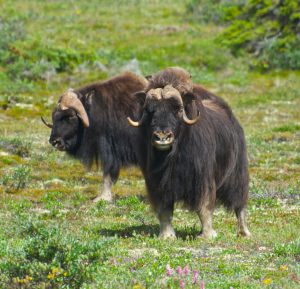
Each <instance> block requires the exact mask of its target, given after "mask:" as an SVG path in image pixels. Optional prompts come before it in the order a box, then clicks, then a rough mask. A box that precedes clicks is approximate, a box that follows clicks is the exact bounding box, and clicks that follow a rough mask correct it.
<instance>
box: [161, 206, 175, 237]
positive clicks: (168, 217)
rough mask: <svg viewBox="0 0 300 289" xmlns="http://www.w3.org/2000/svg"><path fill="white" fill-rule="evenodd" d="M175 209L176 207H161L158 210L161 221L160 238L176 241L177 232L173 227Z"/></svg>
mask: <svg viewBox="0 0 300 289" xmlns="http://www.w3.org/2000/svg"><path fill="white" fill-rule="evenodd" d="M173 209H174V206H173V205H172V206H170V207H168V208H163V207H160V208H159V210H158V219H159V226H160V232H159V238H160V239H163V240H166V239H176V235H175V231H174V229H173V226H172V219H173Z"/></svg>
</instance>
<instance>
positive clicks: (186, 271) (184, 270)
mask: <svg viewBox="0 0 300 289" xmlns="http://www.w3.org/2000/svg"><path fill="white" fill-rule="evenodd" d="M183 273H184V274H185V275H187V274H189V266H188V265H185V266H184V268H183Z"/></svg>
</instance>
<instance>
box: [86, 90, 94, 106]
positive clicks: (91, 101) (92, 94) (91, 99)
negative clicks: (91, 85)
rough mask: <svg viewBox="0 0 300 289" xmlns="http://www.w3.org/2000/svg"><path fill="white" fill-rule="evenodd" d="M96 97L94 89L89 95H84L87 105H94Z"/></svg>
mask: <svg viewBox="0 0 300 289" xmlns="http://www.w3.org/2000/svg"><path fill="white" fill-rule="evenodd" d="M94 97H95V90H94V89H93V90H91V91H89V92H88V93H86V94H85V95H84V99H85V101H86V104H88V105H92V103H93V98H94Z"/></svg>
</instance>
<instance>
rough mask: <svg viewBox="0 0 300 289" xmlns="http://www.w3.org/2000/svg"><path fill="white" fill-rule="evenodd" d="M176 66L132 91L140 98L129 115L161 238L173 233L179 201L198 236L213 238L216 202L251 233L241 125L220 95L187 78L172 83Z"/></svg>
mask: <svg viewBox="0 0 300 289" xmlns="http://www.w3.org/2000/svg"><path fill="white" fill-rule="evenodd" d="M178 69H179V68H175V72H174V68H171V69H168V70H164V71H161V72H159V73H158V74H156V75H154V76H153V77H152V78H150V82H149V85H148V87H147V89H146V90H145V92H141V93H137V94H136V97H137V98H138V99H142V100H143V101H142V102H143V106H141V107H140V111H141V118H140V120H139V121H133V120H132V118H130V117H129V118H128V121H129V123H130V124H131V125H132V126H134V127H136V130H137V136H138V138H137V155H138V159H139V164H140V167H141V169H142V172H143V174H144V177H145V181H146V186H147V190H148V194H149V198H150V201H151V203H152V206H153V208H154V210H155V211H156V213H157V215H158V219H159V222H160V237H161V238H170V237H171V238H172V237H175V232H174V229H173V227H172V215H173V209H174V203H175V202H178V201H182V202H183V203H184V204H185V205H186V206H187V207H188V208H189V209H190V210H193V211H195V212H196V213H197V214H198V216H199V218H200V221H201V223H202V231H201V235H202V236H205V237H215V236H216V232H215V231H214V229H213V226H212V217H213V211H214V208H215V205H216V202H217V201H218V202H220V203H221V204H223V205H224V206H225V207H226V208H227V209H228V210H234V211H235V213H236V216H237V219H238V234H239V235H243V236H249V235H250V232H249V230H248V228H247V226H246V222H245V207H246V203H247V199H248V182H249V180H248V163H247V155H246V145H245V137H244V133H243V129H242V128H241V126H240V124H239V123H238V121H237V119H236V118H235V116H234V115H233V113H232V111H231V109H230V107H229V106H228V105H227V104H226V103H225V102H224V101H223V100H222V99H221V98H219V97H217V96H214V95H213V94H210V93H208V92H206V91H205V90H204V89H202V88H201V87H200V88H199V87H198V88H196V89H195V87H194V86H193V85H190V82H186V83H180V81H179V82H176V81H177V80H178V77H177V75H176V74H178V73H180V74H181V73H184V70H178ZM174 74H175V75H174ZM186 75H187V74H186ZM162 76H163V77H162ZM162 79H164V81H161V80H162ZM186 84H188V85H186ZM195 92H196V93H195Z"/></svg>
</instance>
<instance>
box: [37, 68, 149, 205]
mask: <svg viewBox="0 0 300 289" xmlns="http://www.w3.org/2000/svg"><path fill="white" fill-rule="evenodd" d="M146 84H147V81H146V80H145V79H144V78H141V77H138V76H137V75H135V74H133V73H130V72H127V73H124V74H122V75H120V76H117V77H114V78H111V79H110V80H107V81H103V82H96V83H93V84H91V85H88V86H85V87H81V88H79V89H75V90H72V89H69V90H67V91H66V92H65V93H64V94H63V95H62V96H61V97H60V99H59V101H58V105H57V107H56V108H55V109H54V110H53V113H52V121H53V124H49V123H47V122H46V121H44V120H43V119H42V120H43V122H44V123H45V124H46V125H47V126H48V127H50V128H51V129H52V130H51V136H50V139H49V142H50V143H51V144H52V145H53V146H54V147H55V148H57V149H58V150H61V151H66V152H67V153H68V154H69V155H71V156H74V157H75V158H77V159H79V160H80V161H81V162H83V163H84V164H85V165H86V166H87V167H91V166H92V164H93V163H94V162H95V163H96V164H97V165H98V164H99V163H100V162H101V163H102V169H103V189H102V191H101V192H100V194H99V195H98V196H97V198H95V199H94V201H98V200H100V199H104V200H108V201H110V200H111V199H112V194H111V185H112V184H113V183H114V182H115V181H116V180H117V179H118V176H119V171H120V168H121V167H123V166H128V165H136V164H137V158H136V154H135V152H134V150H133V143H132V142H133V139H135V134H136V131H135V130H134V129H133V128H132V127H131V126H129V124H128V123H127V120H126V116H127V115H128V114H134V115H135V114H136V111H137V104H136V102H135V98H134V97H133V93H135V92H137V91H140V90H143V89H145V87H146Z"/></svg>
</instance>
